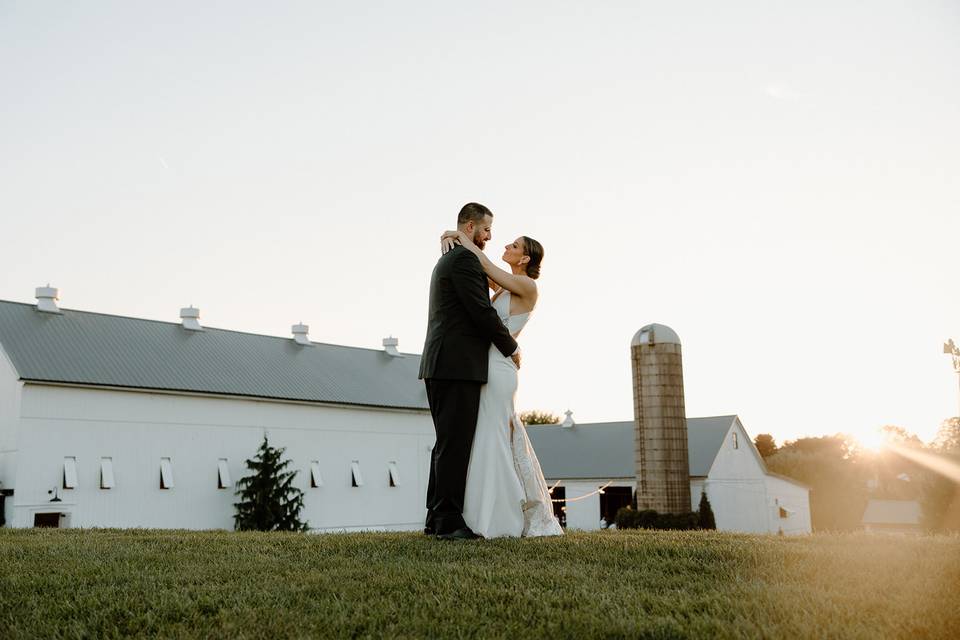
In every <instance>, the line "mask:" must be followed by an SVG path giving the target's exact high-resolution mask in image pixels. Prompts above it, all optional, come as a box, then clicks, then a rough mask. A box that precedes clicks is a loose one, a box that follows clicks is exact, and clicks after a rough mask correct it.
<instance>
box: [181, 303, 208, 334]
mask: <svg viewBox="0 0 960 640" xmlns="http://www.w3.org/2000/svg"><path fill="white" fill-rule="evenodd" d="M180 321H181V322H182V324H183V328H184V329H187V330H188V331H203V327H201V326H200V309H197V308H195V307H194V306H193V305H190V306H189V307H184V308H183V309H180Z"/></svg>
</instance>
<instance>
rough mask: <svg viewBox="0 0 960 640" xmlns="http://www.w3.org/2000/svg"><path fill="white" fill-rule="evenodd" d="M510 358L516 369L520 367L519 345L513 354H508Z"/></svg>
mask: <svg viewBox="0 0 960 640" xmlns="http://www.w3.org/2000/svg"><path fill="white" fill-rule="evenodd" d="M510 359H511V360H513V364H515V365H517V369H519V368H520V347H517V350H516V351H514V352H513V355H512V356H510Z"/></svg>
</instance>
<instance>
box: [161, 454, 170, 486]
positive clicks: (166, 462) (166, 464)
mask: <svg viewBox="0 0 960 640" xmlns="http://www.w3.org/2000/svg"><path fill="white" fill-rule="evenodd" d="M160 488H161V489H173V464H171V462H170V458H160Z"/></svg>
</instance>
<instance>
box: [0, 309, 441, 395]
mask: <svg viewBox="0 0 960 640" xmlns="http://www.w3.org/2000/svg"><path fill="white" fill-rule="evenodd" d="M0 346H2V347H3V350H4V351H5V352H6V354H7V355H8V356H9V358H10V361H11V363H12V364H13V366H14V368H15V369H16V371H17V373H18V375H19V376H20V379H21V380H27V381H37V382H56V383H69V384H84V385H95V386H108V387H125V388H133V389H153V390H165V391H183V392H193V393H212V394H225V395H234V396H250V397H256V398H269V399H278V400H296V401H306V402H320V403H333V404H348V405H362V406H370V407H390V408H403V409H419V410H426V409H427V408H428V406H427V397H426V391H425V390H424V385H423V383H422V382H420V381H419V380H418V379H417V376H418V373H419V369H420V356H419V355H404V356H403V357H393V356H390V355H388V354H387V353H385V352H384V351H380V350H375V349H361V348H356V347H344V346H339V345H331V344H322V343H313V346H312V347H305V346H300V345H298V344H296V343H295V342H294V341H293V340H292V339H290V338H280V337H276V336H264V335H257V334H252V333H242V332H239V331H228V330H224V329H212V328H206V327H205V328H204V330H203V331H188V330H186V329H184V328H183V327H182V326H181V325H180V324H179V323H172V322H160V321H156V320H143V319H139V318H128V317H123V316H113V315H107V314H102V313H92V312H88V311H73V310H69V309H63V310H62V313H61V314H50V313H41V312H38V311H37V310H36V307H35V306H34V305H32V304H24V303H18V302H7V301H2V300H0Z"/></svg>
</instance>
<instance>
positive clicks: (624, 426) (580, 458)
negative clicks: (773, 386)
mask: <svg viewBox="0 0 960 640" xmlns="http://www.w3.org/2000/svg"><path fill="white" fill-rule="evenodd" d="M736 420H737V416H714V417H709V418H687V449H688V458H689V462H690V475H691V476H706V475H707V474H708V473H710V467H711V466H713V461H714V459H715V458H716V457H717V453H718V452H719V451H720V447H721V446H722V445H723V441H724V438H726V436H727V433H729V431H730V428H731V427H732V426H733V424H734V422H735V421H736ZM527 434H529V436H530V442H531V443H532V444H533V448H534V449H535V450H536V452H537V457H538V458H539V460H540V465H541V467H542V468H543V475H544V476H546V477H548V478H556V479H560V478H632V477H634V476H636V474H637V470H636V467H635V463H634V448H635V447H634V441H633V421H630V422H598V423H588V424H582V423H577V425H576V426H575V427H571V428H564V427H560V426H557V425H531V426H529V427H527Z"/></svg>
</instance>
